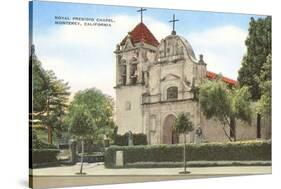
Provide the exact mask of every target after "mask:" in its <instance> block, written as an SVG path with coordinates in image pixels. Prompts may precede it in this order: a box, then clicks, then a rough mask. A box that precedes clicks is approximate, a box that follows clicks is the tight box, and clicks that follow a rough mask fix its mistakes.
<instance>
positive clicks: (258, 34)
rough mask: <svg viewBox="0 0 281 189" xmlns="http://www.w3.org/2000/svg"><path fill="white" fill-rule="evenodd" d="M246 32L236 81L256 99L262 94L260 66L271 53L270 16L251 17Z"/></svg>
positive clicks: (258, 132) (259, 116)
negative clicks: (243, 50) (244, 45)
mask: <svg viewBox="0 0 281 189" xmlns="http://www.w3.org/2000/svg"><path fill="white" fill-rule="evenodd" d="M248 32H249V33H248V37H247V39H246V41H245V44H246V47H247V54H246V55H245V56H244V57H243V60H242V67H241V68H240V70H239V72H238V81H239V84H240V85H241V86H248V87H249V90H250V93H251V98H252V100H254V101H258V100H259V99H261V96H262V85H261V83H260V81H261V80H260V77H261V74H262V67H263V65H264V64H265V62H266V59H267V57H268V55H269V54H271V17H270V16H267V17H265V18H259V19H257V20H255V19H254V18H251V21H250V24H249V30H248ZM257 113H258V114H257V138H260V137H261V134H260V120H261V114H260V113H259V112H257Z"/></svg>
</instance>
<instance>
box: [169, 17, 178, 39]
mask: <svg viewBox="0 0 281 189" xmlns="http://www.w3.org/2000/svg"><path fill="white" fill-rule="evenodd" d="M177 21H179V20H178V19H176V17H175V14H173V20H170V21H169V22H173V31H172V35H176V30H175V26H176V22H177Z"/></svg>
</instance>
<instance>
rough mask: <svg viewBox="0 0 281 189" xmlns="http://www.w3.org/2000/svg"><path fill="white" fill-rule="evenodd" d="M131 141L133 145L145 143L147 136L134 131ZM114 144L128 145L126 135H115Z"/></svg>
mask: <svg viewBox="0 0 281 189" xmlns="http://www.w3.org/2000/svg"><path fill="white" fill-rule="evenodd" d="M133 143H134V145H147V137H146V135H145V134H143V133H134V134H133ZM114 144H115V145H118V146H128V135H127V134H124V135H118V134H117V135H115V137H114Z"/></svg>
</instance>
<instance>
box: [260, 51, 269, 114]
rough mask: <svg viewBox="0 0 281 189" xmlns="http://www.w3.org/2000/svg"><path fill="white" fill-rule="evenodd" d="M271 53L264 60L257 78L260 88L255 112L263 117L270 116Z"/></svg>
mask: <svg viewBox="0 0 281 189" xmlns="http://www.w3.org/2000/svg"><path fill="white" fill-rule="evenodd" d="M271 70H272V69H271V54H269V55H268V56H267V59H266V62H265V63H264V64H263V66H262V70H261V76H260V78H259V83H260V88H261V98H260V99H259V100H258V105H257V112H258V113H259V114H261V115H262V116H263V117H269V118H270V117H271V86H272V81H271Z"/></svg>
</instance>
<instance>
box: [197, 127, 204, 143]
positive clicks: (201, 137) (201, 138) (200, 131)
mask: <svg viewBox="0 0 281 189" xmlns="http://www.w3.org/2000/svg"><path fill="white" fill-rule="evenodd" d="M202 140H203V131H202V129H201V127H198V128H197V129H196V130H195V144H201V143H202Z"/></svg>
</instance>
